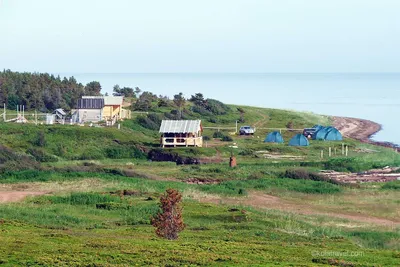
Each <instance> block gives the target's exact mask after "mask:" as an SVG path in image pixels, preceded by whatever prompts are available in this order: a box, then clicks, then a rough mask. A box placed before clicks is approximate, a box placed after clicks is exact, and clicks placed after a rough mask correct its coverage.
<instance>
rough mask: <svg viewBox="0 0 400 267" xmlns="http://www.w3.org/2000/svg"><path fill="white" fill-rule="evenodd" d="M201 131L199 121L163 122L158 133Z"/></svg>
mask: <svg viewBox="0 0 400 267" xmlns="http://www.w3.org/2000/svg"><path fill="white" fill-rule="evenodd" d="M201 130H202V127H201V120H177V121H172V120H163V121H162V122H161V127H160V133H196V132H198V131H201Z"/></svg>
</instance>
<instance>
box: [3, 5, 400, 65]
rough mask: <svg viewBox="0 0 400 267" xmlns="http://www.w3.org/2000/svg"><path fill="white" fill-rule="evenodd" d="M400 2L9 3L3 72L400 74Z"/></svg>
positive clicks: (5, 29) (5, 7) (5, 6)
mask: <svg viewBox="0 0 400 267" xmlns="http://www.w3.org/2000/svg"><path fill="white" fill-rule="evenodd" d="M399 14H400V0H201V1H199V0H168V1H166V0H140V1H139V0H0V69H3V68H6V69H12V70H16V71H31V72H32V71H43V72H53V73H54V72H73V73H78V72H82V73H106V72H107V73H109V72H110V73H121V72H122V73H138V72H139V73H147V72H151V73H154V72H156V73H159V72H160V73H161V72H167V73H171V72H400V15H399Z"/></svg>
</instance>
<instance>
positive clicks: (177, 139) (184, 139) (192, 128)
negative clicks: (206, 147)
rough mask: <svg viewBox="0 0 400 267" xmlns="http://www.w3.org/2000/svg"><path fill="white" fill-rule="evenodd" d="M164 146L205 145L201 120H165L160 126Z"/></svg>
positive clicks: (161, 141) (161, 140)
mask: <svg viewBox="0 0 400 267" xmlns="http://www.w3.org/2000/svg"><path fill="white" fill-rule="evenodd" d="M160 133H161V139H160V143H161V146H162V147H177V146H185V147H189V146H193V147H202V146H203V136H202V133H203V127H202V125H201V121H200V120H176V121H174V120H163V121H162V122H161V127H160Z"/></svg>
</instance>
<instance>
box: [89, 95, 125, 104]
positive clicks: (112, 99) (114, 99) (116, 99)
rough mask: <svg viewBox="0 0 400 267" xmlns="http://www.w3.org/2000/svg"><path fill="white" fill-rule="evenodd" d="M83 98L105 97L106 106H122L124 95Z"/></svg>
mask: <svg viewBox="0 0 400 267" xmlns="http://www.w3.org/2000/svg"><path fill="white" fill-rule="evenodd" d="M82 99H104V105H105V106H122V102H123V101H124V97H123V96H82Z"/></svg>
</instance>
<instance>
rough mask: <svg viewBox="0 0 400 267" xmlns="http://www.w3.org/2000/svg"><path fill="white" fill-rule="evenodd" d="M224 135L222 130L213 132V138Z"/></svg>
mask: <svg viewBox="0 0 400 267" xmlns="http://www.w3.org/2000/svg"><path fill="white" fill-rule="evenodd" d="M224 136H225V135H224V134H223V133H222V132H215V133H214V134H213V138H223V137H224Z"/></svg>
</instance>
